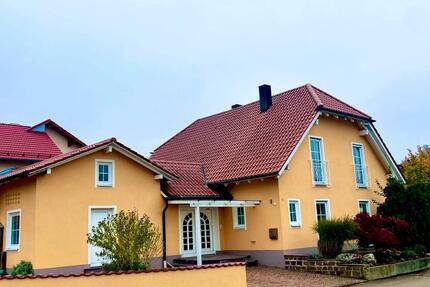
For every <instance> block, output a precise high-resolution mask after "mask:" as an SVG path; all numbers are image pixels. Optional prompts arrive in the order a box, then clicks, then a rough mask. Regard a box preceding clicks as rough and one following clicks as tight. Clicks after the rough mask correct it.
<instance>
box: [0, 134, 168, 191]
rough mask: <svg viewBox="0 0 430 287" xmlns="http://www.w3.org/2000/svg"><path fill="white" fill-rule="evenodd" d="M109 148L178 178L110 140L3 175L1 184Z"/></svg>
mask: <svg viewBox="0 0 430 287" xmlns="http://www.w3.org/2000/svg"><path fill="white" fill-rule="evenodd" d="M108 147H109V148H110V147H112V148H113V149H115V150H117V151H118V152H120V153H122V154H123V155H125V156H127V157H129V158H130V159H132V160H134V161H136V162H138V163H140V164H141V165H143V166H145V167H147V168H148V169H149V170H151V171H153V172H155V173H157V174H161V175H163V176H165V177H166V178H167V179H170V180H172V179H176V177H175V176H174V175H173V174H172V173H171V172H169V171H166V170H165V169H163V168H162V167H160V166H158V165H157V164H155V163H153V162H151V161H150V160H148V159H146V158H145V157H144V156H142V155H140V154H139V153H137V152H135V151H133V150H132V149H130V148H128V147H127V146H125V145H123V144H121V143H119V142H117V141H116V139H115V138H109V139H106V140H103V141H100V142H97V143H94V144H91V145H87V146H84V147H81V148H78V149H75V150H72V151H70V152H67V153H64V154H60V155H57V156H54V157H51V158H49V159H46V160H43V161H40V162H36V163H33V164H30V165H27V166H24V167H21V168H18V169H15V170H13V171H11V172H9V173H7V174H4V175H1V176H0V184H1V183H4V182H7V181H10V180H13V179H15V178H20V177H27V176H33V175H37V174H40V173H43V172H45V171H46V170H47V169H49V168H54V167H56V166H59V165H63V164H65V163H67V162H70V161H73V160H76V159H78V158H81V157H84V156H86V155H88V154H91V153H94V152H97V151H99V150H103V149H105V148H108Z"/></svg>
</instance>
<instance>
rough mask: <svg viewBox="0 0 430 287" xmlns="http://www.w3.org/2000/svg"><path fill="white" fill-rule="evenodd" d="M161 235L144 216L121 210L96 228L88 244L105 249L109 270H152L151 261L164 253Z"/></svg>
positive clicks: (107, 269) (103, 250) (103, 253)
mask: <svg viewBox="0 0 430 287" xmlns="http://www.w3.org/2000/svg"><path fill="white" fill-rule="evenodd" d="M160 238H161V234H160V232H159V230H158V228H157V227H156V226H155V225H154V224H153V223H152V222H151V220H150V219H149V217H148V216H147V215H146V214H144V215H143V216H142V217H139V215H138V213H137V211H136V210H134V211H128V212H125V211H120V212H119V213H117V214H115V215H109V216H108V218H107V219H105V220H103V221H102V222H100V223H99V224H98V225H97V226H95V227H93V228H92V230H91V233H90V234H88V242H89V243H90V244H92V245H94V246H98V247H100V248H101V252H100V253H98V254H97V255H98V256H100V257H103V258H105V259H106V262H107V263H105V264H103V269H104V270H105V271H120V270H121V271H127V270H140V269H149V268H150V266H151V265H150V260H151V259H152V258H153V257H155V256H158V255H159V253H160V251H161V240H160Z"/></svg>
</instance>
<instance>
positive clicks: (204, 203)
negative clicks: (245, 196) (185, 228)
mask: <svg viewBox="0 0 430 287" xmlns="http://www.w3.org/2000/svg"><path fill="white" fill-rule="evenodd" d="M168 203H169V204H184V205H189V206H190V207H192V208H194V218H200V208H205V207H214V208H215V207H254V206H256V205H259V204H260V201H259V200H169V201H168ZM193 225H194V228H193V229H194V231H195V234H197V236H196V238H195V241H196V242H195V243H196V244H195V247H196V258H197V265H198V266H200V265H202V238H201V236H199V235H200V234H201V228H202V226H201V220H193ZM203 227H204V226H203Z"/></svg>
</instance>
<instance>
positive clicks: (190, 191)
mask: <svg viewBox="0 0 430 287" xmlns="http://www.w3.org/2000/svg"><path fill="white" fill-rule="evenodd" d="M153 162H155V163H156V164H158V165H159V166H161V167H163V168H165V169H166V170H168V171H170V172H172V173H173V174H174V175H176V176H177V177H178V178H177V179H175V180H173V181H169V182H168V183H167V186H166V187H165V189H164V191H165V192H166V193H167V195H168V196H169V197H219V196H220V194H219V193H217V192H215V191H213V190H212V189H210V188H209V187H207V185H206V180H205V174H204V168H203V166H202V165H201V164H199V163H194V162H177V161H162V160H160V161H153Z"/></svg>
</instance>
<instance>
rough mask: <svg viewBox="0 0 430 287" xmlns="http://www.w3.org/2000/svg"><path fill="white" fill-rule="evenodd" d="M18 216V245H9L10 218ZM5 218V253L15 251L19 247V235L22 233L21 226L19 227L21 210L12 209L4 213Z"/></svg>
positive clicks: (10, 233) (10, 234) (10, 232)
mask: <svg viewBox="0 0 430 287" xmlns="http://www.w3.org/2000/svg"><path fill="white" fill-rule="evenodd" d="M16 214H18V215H19V236H18V244H11V242H10V241H11V236H12V230H11V228H12V217H13V216H14V215H16ZM6 218H7V225H6V250H7V251H17V250H19V246H20V244H21V233H22V226H21V222H22V220H21V209H14V210H9V211H7V212H6Z"/></svg>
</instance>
